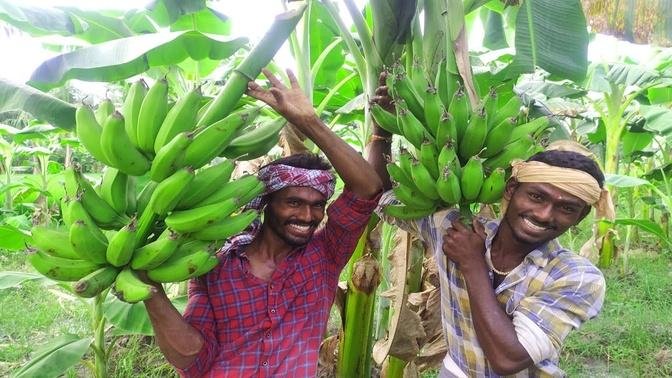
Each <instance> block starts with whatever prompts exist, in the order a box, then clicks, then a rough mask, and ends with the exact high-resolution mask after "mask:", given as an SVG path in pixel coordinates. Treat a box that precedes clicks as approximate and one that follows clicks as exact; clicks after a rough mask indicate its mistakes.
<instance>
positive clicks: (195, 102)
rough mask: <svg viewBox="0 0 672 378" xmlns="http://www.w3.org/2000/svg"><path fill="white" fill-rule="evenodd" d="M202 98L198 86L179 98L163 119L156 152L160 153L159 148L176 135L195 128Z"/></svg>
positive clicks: (157, 135) (156, 142) (155, 144)
mask: <svg viewBox="0 0 672 378" xmlns="http://www.w3.org/2000/svg"><path fill="white" fill-rule="evenodd" d="M201 99H202V95H201V89H200V87H197V88H195V89H193V90H191V91H189V92H188V93H187V94H186V95H185V96H183V97H181V98H180V99H178V100H177V102H176V103H175V105H174V106H173V107H172V108H171V109H170V111H168V114H166V118H165V119H164V120H163V123H162V124H161V127H160V128H159V131H158V133H157V134H156V138H155V139H154V152H156V153H157V154H158V152H159V150H160V149H161V148H162V147H163V146H164V145H165V144H166V143H168V142H170V141H171V140H172V139H173V138H174V137H175V135H177V134H179V133H182V132H185V131H191V130H193V129H194V127H195V126H196V117H197V115H198V109H199V108H200V105H201Z"/></svg>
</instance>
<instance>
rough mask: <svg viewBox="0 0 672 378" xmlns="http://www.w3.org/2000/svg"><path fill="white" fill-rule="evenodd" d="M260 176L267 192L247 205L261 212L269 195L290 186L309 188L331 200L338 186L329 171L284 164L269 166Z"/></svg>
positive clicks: (260, 171)
mask: <svg viewBox="0 0 672 378" xmlns="http://www.w3.org/2000/svg"><path fill="white" fill-rule="evenodd" d="M258 176H259V180H261V181H262V182H263V183H264V184H265V185H266V190H265V191H264V193H262V194H261V195H260V196H259V197H257V198H255V199H253V200H252V201H251V202H250V203H249V204H248V205H247V208H250V209H257V210H260V209H261V208H262V207H264V205H265V204H266V198H267V194H270V193H273V192H277V191H278V190H280V189H284V188H286V187H289V186H307V187H310V188H313V189H315V190H317V191H318V192H320V193H322V195H324V197H325V199H329V198H330V197H331V196H332V195H333V194H334V186H335V185H336V178H335V177H334V175H333V174H331V172H329V171H325V170H320V169H305V168H297V167H292V166H291V165H284V164H270V165H267V166H265V167H263V168H262V169H260V170H259V174H258Z"/></svg>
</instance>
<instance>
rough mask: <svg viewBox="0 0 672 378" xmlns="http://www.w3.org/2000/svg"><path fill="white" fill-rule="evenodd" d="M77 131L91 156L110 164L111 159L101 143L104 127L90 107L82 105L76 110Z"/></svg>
mask: <svg viewBox="0 0 672 378" xmlns="http://www.w3.org/2000/svg"><path fill="white" fill-rule="evenodd" d="M75 131H76V132H77V137H78V138H79V141H80V142H81V143H82V144H83V145H84V148H86V149H87V151H89V153H90V154H91V156H93V157H94V158H95V159H96V160H98V161H100V162H102V163H103V164H105V165H110V161H109V160H107V157H106V156H105V154H104V153H103V149H102V146H101V144H100V143H101V142H100V138H101V135H102V133H103V128H102V127H101V126H100V123H98V121H96V115H95V114H94V112H93V110H92V109H91V108H90V107H88V106H86V105H82V106H80V107H78V108H77V111H76V112H75Z"/></svg>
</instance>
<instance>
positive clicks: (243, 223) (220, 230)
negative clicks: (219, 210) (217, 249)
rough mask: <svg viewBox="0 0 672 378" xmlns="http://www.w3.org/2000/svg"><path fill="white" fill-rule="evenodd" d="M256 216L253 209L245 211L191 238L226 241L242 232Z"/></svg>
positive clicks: (196, 233) (195, 233)
mask: <svg viewBox="0 0 672 378" xmlns="http://www.w3.org/2000/svg"><path fill="white" fill-rule="evenodd" d="M258 216H259V212H257V211H256V210H254V209H250V210H245V211H243V212H242V213H240V214H235V215H229V216H228V217H226V218H224V219H223V220H221V221H219V222H217V223H215V224H213V225H210V226H208V227H206V228H204V229H202V230H199V231H196V232H194V233H193V234H192V235H191V236H192V237H193V238H195V239H198V240H226V239H228V238H229V237H231V236H233V235H236V234H239V233H240V232H242V231H243V230H244V229H245V228H246V227H247V226H249V225H250V224H251V223H252V222H253V221H254V220H255V219H257V217H258Z"/></svg>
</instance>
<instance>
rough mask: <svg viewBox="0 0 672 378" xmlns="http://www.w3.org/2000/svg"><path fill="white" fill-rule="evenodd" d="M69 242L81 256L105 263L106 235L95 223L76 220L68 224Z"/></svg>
mask: <svg viewBox="0 0 672 378" xmlns="http://www.w3.org/2000/svg"><path fill="white" fill-rule="evenodd" d="M70 244H72V248H73V249H74V250H75V252H77V254H78V255H79V256H80V257H81V258H83V259H86V260H90V261H93V262H95V263H98V264H105V263H107V259H106V258H105V254H106V251H107V245H108V241H107V236H105V234H104V233H103V231H101V230H100V229H99V228H98V227H97V226H96V225H95V224H92V223H91V222H86V221H83V220H76V221H75V223H73V224H72V225H71V226H70Z"/></svg>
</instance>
